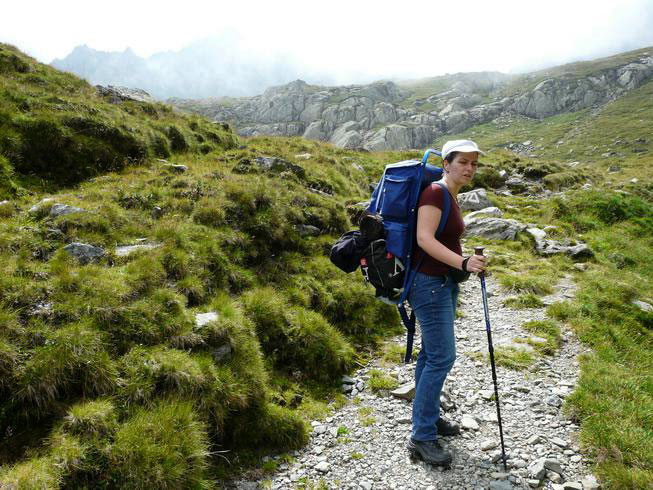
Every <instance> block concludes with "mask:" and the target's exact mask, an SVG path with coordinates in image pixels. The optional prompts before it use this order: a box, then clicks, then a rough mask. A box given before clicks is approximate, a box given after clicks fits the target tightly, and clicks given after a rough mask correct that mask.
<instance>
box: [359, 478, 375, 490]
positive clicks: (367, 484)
mask: <svg viewBox="0 0 653 490" xmlns="http://www.w3.org/2000/svg"><path fill="white" fill-rule="evenodd" d="M358 485H359V486H360V487H361V488H362V489H363V490H372V484H371V483H370V482H368V481H365V480H362V481H361V482H360V483H359V484H358Z"/></svg>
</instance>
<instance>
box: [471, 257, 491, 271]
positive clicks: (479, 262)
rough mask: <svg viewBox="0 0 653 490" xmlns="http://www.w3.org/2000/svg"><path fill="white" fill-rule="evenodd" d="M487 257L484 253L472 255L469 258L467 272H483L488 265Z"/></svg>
mask: <svg viewBox="0 0 653 490" xmlns="http://www.w3.org/2000/svg"><path fill="white" fill-rule="evenodd" d="M486 262H487V257H485V256H484V255H471V256H470V257H469V259H468V260H467V272H473V273H474V274H478V273H479V272H483V271H484V270H485V267H486Z"/></svg>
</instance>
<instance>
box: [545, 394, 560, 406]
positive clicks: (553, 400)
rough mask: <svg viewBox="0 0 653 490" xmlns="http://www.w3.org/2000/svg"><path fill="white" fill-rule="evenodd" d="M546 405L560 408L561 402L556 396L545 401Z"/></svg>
mask: <svg viewBox="0 0 653 490" xmlns="http://www.w3.org/2000/svg"><path fill="white" fill-rule="evenodd" d="M546 404H547V405H551V406H552V407H561V406H562V400H561V399H560V397H559V396H557V395H552V396H550V397H549V398H547V399H546Z"/></svg>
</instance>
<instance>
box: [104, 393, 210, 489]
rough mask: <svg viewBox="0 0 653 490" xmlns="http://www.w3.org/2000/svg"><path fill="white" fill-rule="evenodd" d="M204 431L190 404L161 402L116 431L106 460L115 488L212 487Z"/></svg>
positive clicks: (108, 477)
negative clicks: (207, 472)
mask: <svg viewBox="0 0 653 490" xmlns="http://www.w3.org/2000/svg"><path fill="white" fill-rule="evenodd" d="M208 456H209V442H208V437H207V434H206V427H205V426H204V424H202V423H201V422H200V421H199V420H198V418H197V416H196V415H195V413H194V412H193V409H192V406H191V405H190V404H188V403H178V402H172V401H162V402H161V403H160V404H159V405H157V406H155V407H153V408H152V409H151V410H138V411H136V413H135V414H134V415H133V416H132V417H131V418H130V419H129V420H127V421H126V422H125V423H124V424H122V425H121V426H120V428H119V429H118V431H117V432H116V435H115V440H114V443H113V445H112V446H111V453H110V455H109V460H110V466H109V468H108V471H109V474H108V475H107V480H106V481H107V483H108V484H109V486H112V487H115V488H133V489H140V488H210V482H209V481H208V480H207V479H206V469H207V466H208Z"/></svg>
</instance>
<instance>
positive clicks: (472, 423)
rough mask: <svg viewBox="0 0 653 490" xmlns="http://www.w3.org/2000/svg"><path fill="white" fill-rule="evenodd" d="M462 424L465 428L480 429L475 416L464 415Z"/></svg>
mask: <svg viewBox="0 0 653 490" xmlns="http://www.w3.org/2000/svg"><path fill="white" fill-rule="evenodd" d="M461 425H462V427H463V429H468V430H478V429H479V425H478V422H476V420H475V419H474V418H473V417H471V416H469V415H463V418H462V420H461Z"/></svg>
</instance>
